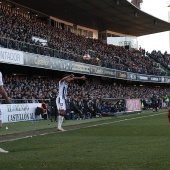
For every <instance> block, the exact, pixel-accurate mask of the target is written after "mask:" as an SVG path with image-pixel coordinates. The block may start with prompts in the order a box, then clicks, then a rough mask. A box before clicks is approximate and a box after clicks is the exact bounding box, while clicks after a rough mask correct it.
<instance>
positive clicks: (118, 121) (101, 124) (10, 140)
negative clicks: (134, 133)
mask: <svg viewBox="0 0 170 170" xmlns="http://www.w3.org/2000/svg"><path fill="white" fill-rule="evenodd" d="M165 113H166V112H163V113H157V114H152V115H148V116H141V117H134V118H129V119H123V120H117V121H113V122H107V123H100V124H95V125H89V126H86V127H80V128H73V129H69V130H66V131H63V132H68V131H73V130H78V129H86V128H90V127H96V126H103V125H108V124H114V123H120V122H125V121H131V120H136V119H142V118H147V117H153V116H159V115H162V114H165ZM63 132H62V133H63ZM53 133H56V132H50V133H42V134H39V135H30V136H25V137H21V138H15V139H9V140H4V141H0V143H4V142H12V141H16V140H21V139H26V138H32V137H35V136H40V135H42V136H44V135H49V134H53Z"/></svg>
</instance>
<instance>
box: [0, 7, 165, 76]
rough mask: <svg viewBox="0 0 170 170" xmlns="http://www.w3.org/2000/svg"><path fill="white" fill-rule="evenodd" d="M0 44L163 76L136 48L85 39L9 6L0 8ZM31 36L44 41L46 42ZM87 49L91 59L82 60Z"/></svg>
mask: <svg viewBox="0 0 170 170" xmlns="http://www.w3.org/2000/svg"><path fill="white" fill-rule="evenodd" d="M0 15H1V18H0V46H1V47H3V48H9V49H15V50H20V51H24V52H29V53H36V54H40V55H46V56H51V57H57V58H62V59H66V60H72V61H77V62H85V63H88V64H92V65H97V66H101V67H108V68H113V69H118V70H123V71H129V72H134V73H141V74H150V75H165V74H166V73H165V72H164V71H162V70H161V69H160V68H159V67H157V65H155V64H154V61H153V59H151V58H150V57H148V56H145V54H143V53H140V52H139V51H136V50H134V51H129V50H126V49H124V48H123V47H119V46H114V45H107V44H104V43H103V42H101V41H100V40H96V39H91V38H85V37H83V36H79V35H75V34H73V33H70V32H66V31H64V30H62V29H58V28H54V27H52V26H50V25H48V24H45V23H44V22H42V21H40V20H37V19H35V18H33V19H31V18H28V17H24V16H22V15H21V14H17V13H15V12H12V11H11V9H10V8H5V9H4V8H3V6H1V9H0ZM33 37H38V38H39V39H45V40H47V44H44V43H43V42H41V41H39V40H38V41H36V40H35V39H33ZM89 50H90V51H93V52H92V53H90V56H91V59H90V60H83V56H84V55H85V54H87V53H89Z"/></svg>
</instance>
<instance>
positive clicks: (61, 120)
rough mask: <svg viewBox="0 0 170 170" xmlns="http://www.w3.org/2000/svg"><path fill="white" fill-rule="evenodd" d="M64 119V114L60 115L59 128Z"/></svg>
mask: <svg viewBox="0 0 170 170" xmlns="http://www.w3.org/2000/svg"><path fill="white" fill-rule="evenodd" d="M63 119H64V116H61V115H59V116H58V128H61V126H62V123H63Z"/></svg>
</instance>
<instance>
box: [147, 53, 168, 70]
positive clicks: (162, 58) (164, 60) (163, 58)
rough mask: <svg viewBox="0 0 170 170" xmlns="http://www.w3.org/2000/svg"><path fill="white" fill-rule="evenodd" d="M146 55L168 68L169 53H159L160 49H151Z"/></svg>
mask: <svg viewBox="0 0 170 170" xmlns="http://www.w3.org/2000/svg"><path fill="white" fill-rule="evenodd" d="M148 55H149V56H150V57H151V58H153V59H154V60H155V61H157V62H159V63H160V64H162V65H163V66H164V67H166V68H168V69H169V70H170V54H168V53H167V52H166V51H165V52H164V53H161V51H155V50H153V51H152V52H151V53H150V54H149V53H148Z"/></svg>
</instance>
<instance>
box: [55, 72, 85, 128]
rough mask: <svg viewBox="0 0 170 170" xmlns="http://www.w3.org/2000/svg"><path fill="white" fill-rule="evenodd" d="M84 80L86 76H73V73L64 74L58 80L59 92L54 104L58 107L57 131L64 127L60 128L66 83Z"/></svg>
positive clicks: (64, 106) (64, 105)
mask: <svg viewBox="0 0 170 170" xmlns="http://www.w3.org/2000/svg"><path fill="white" fill-rule="evenodd" d="M78 79H79V80H85V79H86V77H85V76H81V77H75V76H74V75H73V74H71V75H69V76H65V77H63V78H62V79H61V80H60V81H59V94H58V97H57V98H56V105H57V109H58V113H59V116H58V128H57V130H58V131H64V129H63V128H62V123H63V119H64V115H65V114H66V102H65V100H66V99H67V88H68V83H69V82H71V81H74V80H78Z"/></svg>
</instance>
